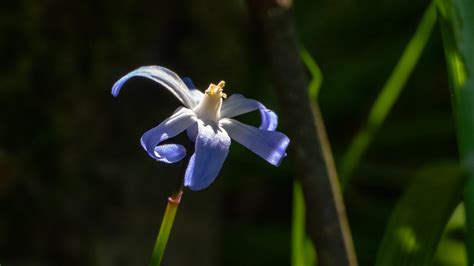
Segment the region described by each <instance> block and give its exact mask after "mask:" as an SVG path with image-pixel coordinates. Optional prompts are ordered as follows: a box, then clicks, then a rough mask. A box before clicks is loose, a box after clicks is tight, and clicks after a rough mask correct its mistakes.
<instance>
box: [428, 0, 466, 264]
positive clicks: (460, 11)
mask: <svg viewBox="0 0 474 266" xmlns="http://www.w3.org/2000/svg"><path fill="white" fill-rule="evenodd" d="M436 3H437V6H438V10H439V14H440V25H441V31H442V35H443V43H444V51H445V56H446V63H447V67H448V74H449V79H450V85H451V89H452V91H453V108H454V111H455V116H456V122H457V133H458V144H459V151H460V155H461V164H462V166H463V167H464V168H465V170H466V171H467V172H468V177H469V178H468V181H467V184H466V189H465V191H464V205H465V208H466V239H467V250H468V257H469V264H470V265H472V264H474V167H473V165H474V164H473V161H474V80H473V75H474V1H472V0H437V1H436Z"/></svg>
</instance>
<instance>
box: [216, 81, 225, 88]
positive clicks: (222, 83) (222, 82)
mask: <svg viewBox="0 0 474 266" xmlns="http://www.w3.org/2000/svg"><path fill="white" fill-rule="evenodd" d="M224 86H225V81H223V80H221V82H219V84H217V87H220V88H221V89H223V88H224Z"/></svg>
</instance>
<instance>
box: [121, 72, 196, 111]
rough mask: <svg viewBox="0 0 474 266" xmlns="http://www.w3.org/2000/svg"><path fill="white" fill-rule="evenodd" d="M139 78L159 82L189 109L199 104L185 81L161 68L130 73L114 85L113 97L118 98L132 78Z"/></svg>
mask: <svg viewBox="0 0 474 266" xmlns="http://www.w3.org/2000/svg"><path fill="white" fill-rule="evenodd" d="M137 76H139V77H145V78H149V79H151V80H153V81H156V82H158V83H159V84H161V85H162V86H163V87H165V88H166V89H168V90H169V91H170V92H171V93H173V95H174V96H175V97H176V98H178V100H180V101H181V102H182V103H183V104H184V105H185V106H186V107H188V108H193V107H194V106H195V105H196V104H197V102H196V101H195V100H194V98H193V96H192V95H191V93H190V92H189V90H188V88H187V87H186V84H184V82H183V80H181V78H180V77H179V76H178V75H177V74H176V73H174V72H173V71H171V70H169V69H167V68H164V67H161V66H144V67H140V68H138V69H135V70H134V71H132V72H130V73H128V74H127V75H125V76H123V77H122V78H121V79H119V80H118V81H117V82H116V83H115V84H114V86H113V87H112V95H113V96H115V97H116V96H118V94H119V92H120V90H121V88H122V86H123V84H124V83H125V82H126V81H127V80H129V79H130V78H132V77H137Z"/></svg>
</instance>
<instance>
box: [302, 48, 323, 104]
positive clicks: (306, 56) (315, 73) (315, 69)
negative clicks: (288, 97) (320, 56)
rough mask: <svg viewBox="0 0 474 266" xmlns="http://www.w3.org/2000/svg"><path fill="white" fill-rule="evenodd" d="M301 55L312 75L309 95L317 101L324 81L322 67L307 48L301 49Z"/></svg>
mask: <svg viewBox="0 0 474 266" xmlns="http://www.w3.org/2000/svg"><path fill="white" fill-rule="evenodd" d="M300 56H301V59H302V60H303V63H304V64H305V66H306V68H307V69H308V70H309V73H310V75H311V81H310V82H309V85H308V93H309V96H310V98H311V99H312V100H313V101H317V99H318V93H319V89H320V88H321V84H322V83H323V73H322V72H321V69H320V68H319V66H318V64H317V63H316V61H314V59H313V57H312V56H311V54H310V53H309V52H308V51H307V50H306V49H304V48H303V49H301V50H300Z"/></svg>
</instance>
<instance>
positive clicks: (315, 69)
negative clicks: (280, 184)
mask: <svg viewBox="0 0 474 266" xmlns="http://www.w3.org/2000/svg"><path fill="white" fill-rule="evenodd" d="M300 56H301V58H302V60H303V62H304V64H305V66H306V67H307V68H308V70H309V73H310V75H311V81H310V83H309V85H308V93H309V95H310V98H311V100H313V101H317V97H318V93H319V88H320V87H321V84H322V82H323V75H322V72H321V69H320V68H319V66H318V64H317V63H316V61H315V60H314V59H313V57H312V56H311V54H310V53H309V52H308V51H307V50H306V49H304V48H302V49H301V50H300ZM305 219H306V215H305V204H304V197H303V190H302V188H301V184H300V183H299V182H298V181H297V180H294V181H293V214H292V225H291V265H292V266H304V265H314V263H315V261H316V251H315V249H314V246H313V244H312V243H311V240H310V239H309V238H307V237H306V229H305V223H306V220H305Z"/></svg>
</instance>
